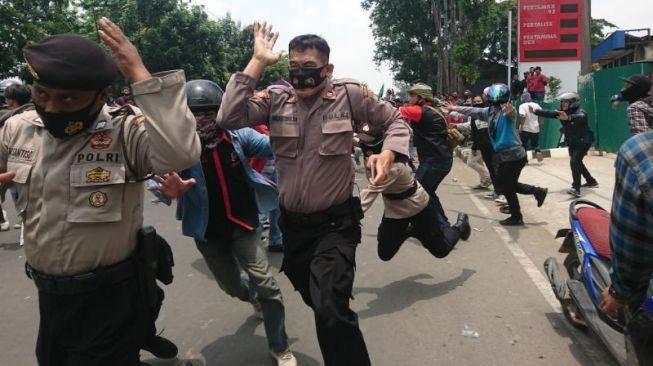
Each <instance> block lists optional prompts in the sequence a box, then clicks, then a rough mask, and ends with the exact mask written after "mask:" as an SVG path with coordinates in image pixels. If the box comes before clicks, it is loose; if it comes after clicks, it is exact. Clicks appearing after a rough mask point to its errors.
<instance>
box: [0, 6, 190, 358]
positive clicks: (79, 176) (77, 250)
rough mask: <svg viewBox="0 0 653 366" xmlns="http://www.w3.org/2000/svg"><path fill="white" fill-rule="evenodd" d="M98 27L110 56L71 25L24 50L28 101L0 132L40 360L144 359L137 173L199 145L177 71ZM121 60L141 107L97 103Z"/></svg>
mask: <svg viewBox="0 0 653 366" xmlns="http://www.w3.org/2000/svg"><path fill="white" fill-rule="evenodd" d="M99 26H100V29H101V30H100V32H99V34H100V37H101V38H102V40H103V41H104V43H106V44H107V45H108V46H109V48H110V49H111V51H112V52H113V55H114V57H113V58H111V57H110V56H109V55H107V54H106V53H105V52H104V50H103V49H102V48H101V47H100V46H99V45H97V44H96V43H94V42H92V41H90V40H88V39H86V38H84V37H81V36H78V35H73V34H60V35H55V36H51V37H48V38H46V39H44V40H42V41H41V42H39V43H37V44H34V45H31V46H28V47H26V48H25V49H24V50H23V55H24V57H25V61H26V64H27V68H28V71H29V72H30V73H31V74H32V76H33V77H34V85H33V94H32V98H33V101H34V105H35V111H27V112H25V113H22V114H20V115H17V116H15V117H12V118H10V119H9V120H8V121H7V123H6V125H5V127H4V129H3V131H2V135H1V136H0V172H4V173H2V174H0V182H3V183H7V182H8V181H13V183H14V184H15V185H16V187H17V190H18V197H19V199H18V203H17V208H18V211H19V213H20V215H21V216H22V217H23V219H24V225H25V254H26V258H27V263H26V271H27V273H28V275H29V276H30V277H31V278H32V280H33V281H34V283H35V284H36V287H37V288H38V291H39V309H40V315H41V321H40V327H39V335H38V340H37V346H36V356H37V359H38V363H39V365H41V366H50V365H52V366H61V365H65V366H67V365H103V366H109V365H111V366H113V365H127V366H135V365H139V364H140V361H139V348H140V347H141V345H142V344H143V341H144V337H145V336H144V333H145V330H144V328H146V327H147V326H148V324H144V323H149V325H151V319H150V320H147V319H146V318H147V317H146V316H144V315H143V314H142V313H140V312H139V311H138V309H141V308H142V302H141V300H140V299H141V294H142V292H141V290H140V289H139V286H138V282H137V279H136V276H137V274H136V273H137V268H136V265H135V261H134V260H133V255H132V254H133V252H134V251H135V248H136V246H137V232H138V231H139V229H140V228H141V226H142V223H143V193H144V189H143V183H142V182H139V180H140V179H141V178H143V177H145V176H147V175H148V174H149V173H151V172H152V173H164V172H168V171H171V170H181V169H184V168H187V167H189V166H190V165H192V164H193V163H194V162H195V161H197V159H199V155H200V143H199V139H198V137H197V134H196V133H195V119H194V118H193V115H192V114H191V113H190V111H189V109H188V107H187V106H186V98H185V78H184V74H183V71H172V72H164V73H161V74H158V75H156V74H155V75H151V74H150V73H149V72H148V70H147V69H146V68H145V66H144V65H143V62H142V61H141V58H140V56H139V54H138V51H137V50H136V48H135V47H134V46H133V45H132V44H131V42H129V40H128V39H127V38H126V37H125V35H124V34H123V33H122V31H121V30H120V28H118V27H117V26H116V25H115V24H113V23H112V22H111V21H110V20H108V19H106V18H102V19H101V20H100V21H99ZM119 70H120V72H122V74H123V76H124V77H125V78H126V79H127V80H129V81H130V82H132V83H133V87H134V95H135V97H136V100H137V101H138V104H139V106H140V108H141V109H140V111H142V114H141V112H140V111H136V110H135V109H132V108H131V107H126V108H123V109H120V110H111V109H109V108H108V107H106V106H104V102H105V100H106V98H107V96H108V95H109V93H110V85H111V83H112V82H113V80H114V79H115V78H116V76H117V74H118V71H119ZM180 147H183V148H180Z"/></svg>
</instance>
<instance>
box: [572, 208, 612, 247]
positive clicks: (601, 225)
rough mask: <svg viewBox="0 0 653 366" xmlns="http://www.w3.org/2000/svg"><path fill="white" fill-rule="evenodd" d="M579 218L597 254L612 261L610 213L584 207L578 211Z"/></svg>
mask: <svg viewBox="0 0 653 366" xmlns="http://www.w3.org/2000/svg"><path fill="white" fill-rule="evenodd" d="M577 217H578V222H579V223H580V226H582V228H583V231H585V235H587V239H589V241H590V244H591V245H592V247H593V248H594V250H595V251H596V253H597V254H598V255H599V256H601V257H603V258H605V259H608V260H611V259H612V250H611V249H610V213H609V212H607V211H605V210H602V209H599V208H594V207H582V208H580V209H579V210H578V213H577Z"/></svg>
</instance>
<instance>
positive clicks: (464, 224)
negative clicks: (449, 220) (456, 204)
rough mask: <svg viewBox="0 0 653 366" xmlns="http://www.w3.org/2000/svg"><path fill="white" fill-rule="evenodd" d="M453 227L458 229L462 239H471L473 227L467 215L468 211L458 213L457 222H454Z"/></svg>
mask: <svg viewBox="0 0 653 366" xmlns="http://www.w3.org/2000/svg"><path fill="white" fill-rule="evenodd" d="M453 227H455V228H456V229H458V232H460V238H461V239H462V240H467V239H469V236H470V235H472V228H471V226H469V216H467V214H466V213H462V212H461V213H459V214H458V219H456V223H455V224H453Z"/></svg>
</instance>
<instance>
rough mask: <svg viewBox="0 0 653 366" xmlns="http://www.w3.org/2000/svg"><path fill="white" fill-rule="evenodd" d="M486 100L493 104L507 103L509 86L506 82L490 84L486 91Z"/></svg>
mask: <svg viewBox="0 0 653 366" xmlns="http://www.w3.org/2000/svg"><path fill="white" fill-rule="evenodd" d="M487 100H488V102H490V103H494V104H503V103H508V101H509V100H510V88H508V85H506V84H492V85H490V88H489V90H488V91H487Z"/></svg>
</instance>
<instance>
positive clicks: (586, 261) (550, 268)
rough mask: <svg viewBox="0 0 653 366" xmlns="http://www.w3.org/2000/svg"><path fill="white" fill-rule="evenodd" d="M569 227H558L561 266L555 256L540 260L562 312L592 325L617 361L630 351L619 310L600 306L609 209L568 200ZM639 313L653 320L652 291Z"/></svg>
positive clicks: (606, 275)
mask: <svg viewBox="0 0 653 366" xmlns="http://www.w3.org/2000/svg"><path fill="white" fill-rule="evenodd" d="M569 224H570V228H565V229H560V230H559V231H558V233H557V235H556V238H564V241H563V243H562V246H561V247H560V249H559V250H558V251H559V252H560V253H567V256H566V258H565V260H564V262H563V266H564V269H565V270H564V271H561V270H560V265H559V264H558V261H557V260H556V259H555V258H552V257H550V258H547V259H546V260H545V261H544V271H545V273H546V275H547V277H548V278H549V282H550V283H551V287H552V289H553V292H554V293H555V296H556V298H557V299H558V300H559V301H560V305H561V306H562V310H563V313H564V315H565V317H566V318H567V319H568V320H569V321H570V322H571V324H572V325H573V326H574V327H576V328H579V329H582V330H585V329H587V328H589V329H591V330H592V331H593V332H594V333H596V334H597V335H598V336H599V338H600V339H601V340H602V341H603V343H604V344H605V346H606V347H607V348H608V350H609V352H610V354H612V356H613V357H614V358H615V359H616V360H617V361H618V362H619V363H620V364H622V365H626V364H627V362H628V358H629V357H634V356H632V355H630V354H629V353H632V352H628V351H627V349H628V350H631V349H632V346H628V345H627V344H626V343H628V339H627V337H625V336H624V328H625V325H626V324H625V319H624V318H623V314H620V315H619V316H618V317H617V318H613V317H611V316H609V315H607V314H606V313H604V312H603V311H601V294H602V293H603V290H604V289H606V288H607V287H609V286H610V283H611V281H610V265H611V258H612V251H611V249H610V235H609V233H610V213H609V212H607V211H606V210H604V209H603V208H602V207H601V206H599V205H597V204H595V203H593V202H590V201H587V200H582V199H579V200H575V201H573V202H571V203H570V205H569ZM642 314H643V315H644V316H645V318H648V319H651V322H653V296H651V297H649V298H647V299H646V301H644V303H643V304H642Z"/></svg>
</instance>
